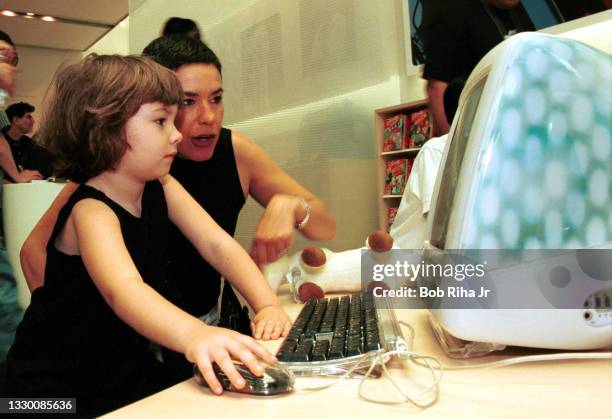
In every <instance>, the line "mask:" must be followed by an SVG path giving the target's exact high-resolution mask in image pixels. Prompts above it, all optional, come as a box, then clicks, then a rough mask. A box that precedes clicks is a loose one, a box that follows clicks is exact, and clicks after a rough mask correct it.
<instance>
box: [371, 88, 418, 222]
mask: <svg viewBox="0 0 612 419" xmlns="http://www.w3.org/2000/svg"><path fill="white" fill-rule="evenodd" d="M422 109H427V100H425V99H424V100H417V101H414V102H408V103H402V104H399V105H396V106H390V107H387V108H382V109H377V110H375V111H374V130H375V135H374V140H375V141H376V149H377V150H378V156H379V157H378V160H377V165H378V182H377V183H378V196H379V197H380V198H379V199H378V226H379V228H380V229H381V230H387V229H388V225H387V224H388V223H387V214H388V211H389V208H390V207H398V206H399V203H400V202H399V201H400V199H401V198H402V195H386V194H385V193H384V191H385V163H386V161H387V160H389V159H391V158H393V157H416V155H417V153H418V152H419V150H420V148H407V149H402V150H393V151H383V150H382V145H383V136H384V135H383V134H384V121H385V119H387V118H389V117H391V116H394V115H398V114H410V113H412V112H416V111H420V110H422Z"/></svg>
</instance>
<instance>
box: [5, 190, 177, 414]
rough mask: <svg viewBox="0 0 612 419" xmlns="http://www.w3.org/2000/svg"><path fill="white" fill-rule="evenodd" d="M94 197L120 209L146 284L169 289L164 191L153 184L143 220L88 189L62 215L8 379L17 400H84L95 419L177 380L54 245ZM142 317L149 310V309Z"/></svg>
mask: <svg viewBox="0 0 612 419" xmlns="http://www.w3.org/2000/svg"><path fill="white" fill-rule="evenodd" d="M86 198H93V199H97V200H99V201H102V202H104V203H105V204H106V205H108V206H109V207H110V208H111V209H112V210H113V212H114V213H115V214H116V215H117V217H118V219H119V222H120V224H121V231H122V233H123V239H124V241H125V244H126V246H127V249H128V251H129V253H130V255H131V256H132V259H133V260H134V263H135V265H136V267H137V268H138V271H139V272H140V274H141V276H142V278H143V279H144V280H145V282H146V283H147V284H149V285H151V286H152V287H153V288H155V289H158V290H159V289H160V287H162V286H163V282H164V278H163V276H164V264H165V261H166V255H165V249H164V247H165V237H164V235H165V228H166V224H165V223H166V220H167V207H166V201H165V199H164V195H163V190H162V187H161V184H160V183H159V182H158V181H154V182H149V183H147V185H146V187H145V191H144V194H143V198H142V215H141V218H137V217H134V216H133V215H131V214H130V213H129V212H128V211H126V210H125V209H124V208H122V207H121V206H119V205H118V204H117V203H115V202H113V201H112V200H110V199H109V198H108V197H107V196H106V195H104V194H103V193H102V192H100V191H98V190H96V189H94V188H92V187H90V186H87V185H81V186H80V187H79V188H78V189H77V190H76V192H75V193H74V194H73V195H72V197H71V198H70V200H69V201H68V203H67V204H66V205H65V206H64V208H63V209H62V210H61V212H60V214H59V217H58V220H57V223H56V225H55V228H54V230H53V234H52V236H51V239H50V240H49V243H48V245H47V252H48V256H47V265H46V269H45V284H44V286H42V287H40V288H38V289H37V290H35V291H34V293H33V294H32V302H31V304H30V306H29V307H28V309H27V311H26V313H25V315H24V319H23V321H22V322H21V324H20V325H19V327H18V329H17V334H16V338H15V343H14V344H13V346H12V348H11V350H10V352H9V355H8V360H7V374H8V377H7V378H8V380H9V389H10V392H11V394H12V395H13V396H14V397H76V399H77V401H76V406H77V415H78V416H88V417H91V416H97V415H100V414H102V413H105V412H107V411H110V410H113V409H116V408H118V407H120V406H123V405H125V404H128V403H131V402H133V401H135V400H138V399H141V398H143V397H145V396H147V395H149V394H152V393H154V392H156V391H159V390H161V389H163V388H165V387H167V386H168V385H169V384H170V381H169V380H168V375H167V374H166V372H165V370H164V367H163V365H162V364H161V363H160V362H159V361H157V360H156V359H155V357H154V356H153V354H152V353H151V352H150V351H149V340H147V339H146V338H144V337H142V336H140V335H139V334H138V333H136V332H135V331H134V330H133V329H131V328H130V326H128V325H127V324H126V323H124V322H123V321H122V320H121V319H120V318H119V317H117V315H116V314H115V313H114V312H113V311H112V310H111V308H110V306H109V305H108V304H107V303H106V302H105V301H104V298H103V297H102V294H100V292H99V291H98V289H97V288H96V287H95V285H94V282H93V281H92V280H91V278H90V276H89V274H88V273H87V271H86V269H85V266H84V264H83V260H82V258H81V257H80V256H70V255H66V254H64V253H62V252H60V251H59V250H57V249H56V248H55V246H54V243H55V239H56V237H57V236H58V234H59V232H60V231H61V229H62V227H63V226H64V224H65V223H66V220H67V218H68V216H69V215H70V212H71V211H72V208H73V207H74V205H75V204H76V203H77V202H78V201H80V200H82V199H86ZM98 257H100V258H104V255H99V256H98ZM142 310H143V311H144V312H146V311H147V310H149V308H148V307H146V306H145V305H143V306H142ZM72 417H74V415H73V416H72Z"/></svg>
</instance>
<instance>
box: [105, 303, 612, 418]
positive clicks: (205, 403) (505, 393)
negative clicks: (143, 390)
mask: <svg viewBox="0 0 612 419" xmlns="http://www.w3.org/2000/svg"><path fill="white" fill-rule="evenodd" d="M280 298H281V301H282V302H283V304H285V306H286V308H287V311H288V312H289V314H290V315H291V316H297V313H298V312H299V309H300V306H299V305H297V304H294V303H293V302H292V300H291V299H290V297H289V295H287V294H286V292H284V293H282V295H281V297H280ZM397 314H398V317H399V318H400V319H402V320H404V321H407V322H410V323H411V324H412V326H413V327H414V328H415V330H416V339H415V350H416V351H418V352H421V353H423V354H428V355H435V356H436V357H438V358H439V359H440V360H441V362H442V363H443V364H445V365H458V364H462V363H467V362H474V363H481V362H490V361H493V360H497V359H501V358H506V357H509V356H510V355H516V352H517V350H515V351H514V352H513V353H512V354H508V353H502V355H495V356H488V357H485V358H481V359H478V360H473V361H453V360H451V359H449V358H447V357H446V356H445V355H444V353H443V352H442V351H441V349H440V347H439V346H438V343H437V341H436V340H435V338H434V336H433V334H432V331H431V329H430V327H429V324H428V322H427V315H428V313H427V312H426V311H421V310H401V311H398V312H397ZM404 333H405V334H406V335H407V331H405V332H404ZM263 344H264V346H266V347H267V348H268V349H270V350H271V351H275V350H276V348H277V347H278V346H279V344H280V341H274V342H264V343H263ZM520 352H521V354H522V355H526V354H530V353H534V352H536V351H530V350H525V351H522V350H520ZM537 353H541V351H538V352H537ZM390 367H391V370H392V374H393V375H394V377H396V378H397V381H398V382H399V383H401V385H402V386H403V388H405V391H407V392H409V394H411V395H415V394H417V393H419V392H420V391H422V389H423V388H424V386H425V385H428V384H429V383H430V376H429V372H428V371H427V370H425V369H423V368H420V367H417V366H414V365H413V364H409V366H408V367H407V369H406V367H402V365H401V364H400V363H399V362H395V361H391V363H390ZM327 382H329V381H328V379H326V378H300V377H298V378H296V386H297V387H310V386H316V385H320V384H324V383H327ZM358 384H359V381H358V380H355V379H349V380H345V381H343V382H341V383H339V384H337V385H335V386H333V387H331V388H329V389H326V390H323V391H319V392H314V393H308V392H304V393H299V392H298V393H295V392H294V393H291V394H288V395H284V396H274V397H257V396H247V395H242V394H237V393H228V392H226V393H224V394H223V395H222V396H215V395H213V394H212V393H211V392H210V391H209V390H208V389H206V388H202V387H199V386H198V385H197V384H196V383H195V381H194V380H193V379H190V380H187V381H184V382H182V383H180V384H177V385H175V386H173V387H171V388H169V389H166V390H164V391H162V392H159V393H157V394H154V395H152V396H150V397H147V398H145V399H143V400H140V401H138V402H135V403H133V404H131V405H128V406H126V407H124V408H122V409H119V410H117V411H115V412H112V413H110V414H108V415H106V416H104V417H105V418H130V419H132V418H148V419H153V418H181V419H188V418H204V417H210V418H226V417H252V418H263V417H265V418H290V419H297V418H309V419H312V418H317V419H318V418H327V417H337V418H340V417H363V418H395V417H400V416H402V417H403V416H406V415H409V414H418V415H419V417H427V418H429V417H452V418H457V417H470V418H474V417H478V418H480V417H487V418H517V417H534V418H542V417H547V418H565V417H576V418H589V419H594V418H612V362H610V361H603V360H602V361H556V362H540V363H530V364H521V365H516V366H510V367H504V368H498V369H483V370H461V371H446V372H445V374H444V378H443V380H442V382H441V384H440V397H439V400H438V402H437V403H436V404H435V405H433V406H432V407H430V408H428V409H425V410H421V409H419V408H416V407H414V406H412V405H408V404H407V405H404V406H384V405H380V404H374V403H369V402H366V401H364V400H361V399H359V398H358V396H357V386H358ZM366 389H367V390H368V395H369V396H371V397H372V396H378V397H380V398H381V399H385V398H386V399H387V400H390V399H392V397H393V396H394V394H395V392H394V391H395V390H394V389H393V387H392V386H391V384H390V383H389V382H388V381H386V380H385V379H384V378H379V379H373V380H370V382H369V383H367V385H366Z"/></svg>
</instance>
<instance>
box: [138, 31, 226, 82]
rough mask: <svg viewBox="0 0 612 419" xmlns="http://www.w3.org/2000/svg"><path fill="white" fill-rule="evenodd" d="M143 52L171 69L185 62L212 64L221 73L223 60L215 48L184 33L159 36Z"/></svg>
mask: <svg viewBox="0 0 612 419" xmlns="http://www.w3.org/2000/svg"><path fill="white" fill-rule="evenodd" d="M142 54H143V55H146V56H147V57H151V58H152V59H154V60H155V61H156V62H157V63H158V64H161V65H163V66H164V67H166V68H169V69H170V70H176V69H177V68H179V67H180V66H182V65H185V64H212V65H214V66H215V67H216V68H217V70H219V74H221V61H219V58H218V57H217V55H216V54H215V53H214V52H213V50H211V49H210V48H208V46H207V45H206V44H205V43H204V42H202V41H196V40H193V39H191V38H187V37H185V36H182V35H166V36H162V37H160V38H157V39H155V40H153V41H151V42H150V43H149V45H147V46H146V47H145V49H144V50H143V51H142Z"/></svg>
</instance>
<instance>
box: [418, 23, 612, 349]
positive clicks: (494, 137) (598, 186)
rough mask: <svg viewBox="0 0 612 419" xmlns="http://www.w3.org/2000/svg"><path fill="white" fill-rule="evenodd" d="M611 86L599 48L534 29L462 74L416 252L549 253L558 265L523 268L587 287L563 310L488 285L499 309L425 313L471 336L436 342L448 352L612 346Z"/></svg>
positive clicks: (455, 334)
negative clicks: (519, 302)
mask: <svg viewBox="0 0 612 419" xmlns="http://www.w3.org/2000/svg"><path fill="white" fill-rule="evenodd" d="M610 86H612V58H611V56H610V55H609V54H607V53H605V52H603V51H600V50H598V49H595V48H592V47H590V46H587V45H585V44H583V43H581V42H578V41H574V40H569V39H564V38H559V37H554V36H549V35H543V34H539V33H523V34H518V35H515V36H513V37H511V38H510V39H508V40H506V41H504V42H502V43H501V44H500V45H498V46H497V47H496V48H494V49H493V50H491V51H490V52H489V53H488V54H487V55H486V56H485V57H484V58H483V59H482V60H481V61H480V63H479V64H478V66H477V67H476V68H475V69H474V71H473V72H472V73H471V75H470V77H469V79H468V81H467V83H466V85H465V88H464V90H463V92H462V94H461V98H460V101H459V108H458V110H457V114H456V116H455V119H454V121H453V124H452V127H451V131H450V133H449V138H448V141H447V144H446V148H445V151H444V155H443V157H442V162H441V166H440V169H439V173H438V176H437V183H436V186H435V189H434V194H433V202H432V209H431V211H430V214H429V219H428V223H429V224H428V236H427V240H426V241H425V244H424V248H425V254H427V251H428V249H429V251H440V250H441V251H449V250H452V251H459V252H462V251H469V250H474V249H481V250H485V249H486V250H487V251H496V250H511V251H512V250H514V251H524V250H529V249H557V252H560V253H561V254H562V256H563V258H562V260H563V262H559V259H555V258H554V257H553V258H552V259H551V260H549V261H544V262H545V263H544V265H542V264H541V263H540V262H539V261H531V262H529V263H530V264H527V265H524V266H527V267H528V268H527V269H531V268H530V267H531V266H533V267H534V268H533V269H536V268H537V269H542V266H544V270H543V271H542V275H543V276H546V275H548V272H550V271H552V270H554V269H560V270H561V271H563V272H566V273H567V275H566V278H565V283H560V282H559V281H558V279H554V278H553V277H552V276H550V281H551V283H548V284H547V283H546V281H547V280H548V279H546V278H548V277H546V278H545V279H546V280H545V281H544V283H545V284H547V286H549V287H550V288H551V290H552V291H551V293H556V295H561V296H562V294H563V293H564V292H565V290H566V289H567V290H569V289H570V288H571V285H572V284H574V285H576V284H579V285H580V284H589V287H587V288H588V292H583V293H582V294H583V295H579V298H580V301H581V304H580V306H576V307H572V308H567V309H559V308H556V307H558V306H556V305H555V304H553V302H552V301H551V300H550V299H549V298H547V296H546V295H545V293H542V294H539V293H540V291H541V290H539V289H538V288H537V287H534V289H533V294H534V296H535V298H536V300H537V301H538V303H537V304H534V305H533V307H532V308H526V309H512V308H507V307H510V304H504V303H503V299H504V298H505V296H504V295H503V293H499V294H498V295H497V298H498V300H499V301H501V304H500V305H499V307H502V308H500V309H482V308H476V309H444V308H436V309H432V324H433V325H434V330H436V332H437V334H438V337H439V338H441V339H444V336H446V337H447V338H450V339H456V340H457V341H460V342H464V343H466V345H467V344H468V343H470V342H471V343H473V344H474V345H473V346H471V348H472V349H473V350H472V349H470V346H469V345H467V348H466V347H463V348H461V349H459V350H458V351H457V352H455V353H451V352H452V350H453V348H452V347H451V348H446V347H445V349H447V353H448V354H449V355H451V356H453V355H455V356H457V357H469V356H474V354H482V353H483V352H487V351H488V349H491V348H493V349H501V348H503V347H504V346H505V345H516V346H526V347H536V348H550V349H569V350H586V349H596V348H603V347H609V346H612V305H611V303H610V300H611V299H612V257H611V256H612V250H611V249H612V140H611V137H612V135H611V119H610V116H611V114H612V113H611V112H612V95H611V90H610ZM525 263H527V262H525ZM559 263H560V264H564V263H569V264H571V265H572V266H567V267H566V266H556V265H555V264H557V265H559ZM547 264H548V265H547ZM516 265H517V263H515V264H514V266H513V268H514V269H516V268H517V266H516ZM519 265H520V263H519ZM518 268H520V266H518ZM498 269H499V270H503V269H504V266H503V263H502V264H500V265H499V266H498ZM538 275H539V274H538ZM561 282H563V281H561ZM565 287H567V288H565ZM573 290H574V291H573V292H575V290H576V288H575V287H574V288H573ZM530 292H531V291H530ZM568 292H569V291H568ZM535 294H537V295H535ZM538 299H539V300H538ZM447 343H448V342H447ZM479 343H484V345H480V346H479ZM451 346H452V345H451ZM474 348H476V349H474ZM483 348H484V350H482V349H483ZM487 348H488V349H487Z"/></svg>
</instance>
